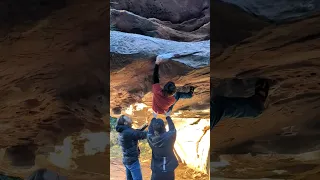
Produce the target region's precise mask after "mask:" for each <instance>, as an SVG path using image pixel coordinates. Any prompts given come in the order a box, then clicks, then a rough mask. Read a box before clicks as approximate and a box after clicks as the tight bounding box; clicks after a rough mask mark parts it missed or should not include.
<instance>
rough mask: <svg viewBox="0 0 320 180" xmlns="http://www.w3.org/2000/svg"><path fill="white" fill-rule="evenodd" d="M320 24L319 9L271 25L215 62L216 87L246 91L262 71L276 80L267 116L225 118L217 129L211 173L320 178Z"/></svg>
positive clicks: (215, 91)
mask: <svg viewBox="0 0 320 180" xmlns="http://www.w3.org/2000/svg"><path fill="white" fill-rule="evenodd" d="M230 6H232V5H230ZM261 20H262V19H261ZM211 23H212V24H214V23H215V22H214V21H213V20H212V22H211ZM224 24H229V23H228V21H225V22H224ZM319 24H320V16H313V17H310V18H307V19H304V20H300V21H295V22H292V23H285V24H279V25H267V26H265V27H264V28H263V29H260V30H258V31H255V33H253V34H252V36H248V37H247V38H245V39H243V40H239V41H234V44H233V45H232V44H231V45H230V46H227V47H226V48H224V49H223V53H221V54H220V55H218V56H217V57H215V59H214V60H212V61H211V69H210V74H211V78H212V79H211V88H212V89H211V92H212V94H220V95H226V96H231V97H239V96H240V97H247V96H250V95H252V93H253V91H254V83H255V81H256V78H257V77H264V78H267V79H270V82H271V90H270V95H269V98H268V101H267V110H266V111H264V112H263V114H262V115H261V116H259V117H257V118H255V119H225V120H222V121H220V122H219V124H218V125H217V126H216V127H215V129H214V130H212V131H211V149H212V153H211V165H212V166H211V177H212V178H216V177H225V178H235V179H237V178H238V179H260V178H270V179H318V178H319V177H320V176H319V173H318V172H319V168H320V167H319V156H318V155H317V152H318V150H319V147H320V146H319V143H320V142H319V132H318V130H317V129H318V119H319V117H320V114H319V108H320V82H319V73H318V72H319V70H320V66H319V65H320V64H319V58H320V56H319V55H320V53H319V52H320V51H319V49H320V48H319V47H320V44H319V32H320V27H319ZM222 26H224V25H222ZM225 35H226V36H227V35H228V34H225ZM212 36H214V35H212ZM213 38H214V37H213ZM221 41H223V39H222V40H221ZM226 41H227V42H228V41H229V40H228V39H226ZM211 54H214V52H212V53H211ZM308 152H310V153H308ZM305 153H307V154H305ZM311 154H312V155H311ZM298 157H309V158H298ZM269 165H270V166H269ZM257 167H259V168H257Z"/></svg>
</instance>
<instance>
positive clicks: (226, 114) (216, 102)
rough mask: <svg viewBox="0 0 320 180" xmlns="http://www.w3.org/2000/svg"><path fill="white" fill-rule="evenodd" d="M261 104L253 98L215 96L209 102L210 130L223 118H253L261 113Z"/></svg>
mask: <svg viewBox="0 0 320 180" xmlns="http://www.w3.org/2000/svg"><path fill="white" fill-rule="evenodd" d="M263 109H264V106H263V104H262V103H261V102H260V101H259V100H258V99H257V98H256V97H255V96H251V97H247V98H242V97H224V96H216V97H214V98H212V99H211V101H210V113H211V114H210V127H211V129H212V128H213V127H214V126H215V125H217V124H218V122H219V121H220V120H221V119H224V118H244V117H246V118H250V117H251V118H254V117H257V116H259V115H260V114H261V113H262V112H263Z"/></svg>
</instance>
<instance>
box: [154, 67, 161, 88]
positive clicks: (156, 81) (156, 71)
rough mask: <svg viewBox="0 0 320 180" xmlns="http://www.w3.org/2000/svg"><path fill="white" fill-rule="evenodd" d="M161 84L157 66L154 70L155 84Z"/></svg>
mask: <svg viewBox="0 0 320 180" xmlns="http://www.w3.org/2000/svg"><path fill="white" fill-rule="evenodd" d="M158 83H160V79H159V64H156V65H155V67H154V70H153V84H158Z"/></svg>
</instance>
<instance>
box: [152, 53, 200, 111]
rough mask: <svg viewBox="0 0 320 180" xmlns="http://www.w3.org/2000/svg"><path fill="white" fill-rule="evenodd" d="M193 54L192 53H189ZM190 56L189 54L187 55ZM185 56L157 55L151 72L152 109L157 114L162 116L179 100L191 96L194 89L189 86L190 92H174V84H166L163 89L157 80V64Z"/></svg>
mask: <svg viewBox="0 0 320 180" xmlns="http://www.w3.org/2000/svg"><path fill="white" fill-rule="evenodd" d="M191 54H194V53H191ZM188 55H190V54H188ZM181 56H185V55H179V54H162V55H158V56H157V58H156V65H155V67H154V71H153V85H152V93H153V99H152V109H153V111H154V112H155V113H157V114H164V113H165V112H168V111H172V108H173V106H174V104H175V103H176V102H177V101H178V100H179V99H187V98H191V97H192V96H193V92H194V89H195V87H193V86H191V87H190V91H189V92H187V93H185V92H176V89H177V88H176V85H175V83H174V82H172V81H170V82H167V83H166V84H165V85H164V87H163V88H161V86H160V84H159V83H160V79H159V64H160V63H161V62H163V61H165V60H168V59H171V58H175V57H181Z"/></svg>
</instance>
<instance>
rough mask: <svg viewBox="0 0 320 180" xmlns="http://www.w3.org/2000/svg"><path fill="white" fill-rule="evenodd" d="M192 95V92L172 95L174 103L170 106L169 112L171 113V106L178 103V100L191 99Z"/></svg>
mask: <svg viewBox="0 0 320 180" xmlns="http://www.w3.org/2000/svg"><path fill="white" fill-rule="evenodd" d="M192 95H193V93H192V92H187V93H185V92H176V93H175V94H174V98H175V99H176V102H175V103H174V104H173V105H172V106H170V108H169V111H172V108H173V106H174V105H175V104H176V103H177V102H178V101H179V99H190V98H192Z"/></svg>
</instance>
